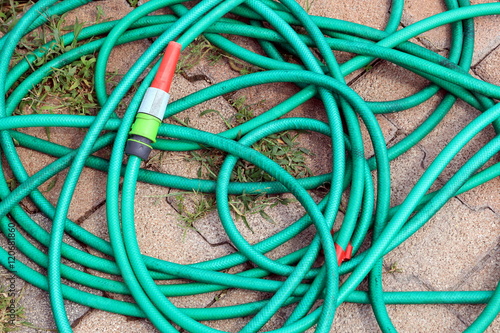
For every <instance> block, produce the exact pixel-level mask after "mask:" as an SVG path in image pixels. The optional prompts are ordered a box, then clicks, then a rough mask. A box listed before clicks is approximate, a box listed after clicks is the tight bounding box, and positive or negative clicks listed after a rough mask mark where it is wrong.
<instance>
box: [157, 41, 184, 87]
mask: <svg viewBox="0 0 500 333" xmlns="http://www.w3.org/2000/svg"><path fill="white" fill-rule="evenodd" d="M181 48H182V45H181V44H179V43H177V42H174V41H172V42H170V43H168V46H167V48H166V50H165V55H164V56H163V59H162V60H161V64H160V68H159V69H158V73H156V76H155V79H154V80H153V83H151V87H153V88H157V89H161V90H163V91H165V92H169V91H170V86H171V85H172V80H173V78H174V74H175V68H176V67H177V62H178V61H179V56H180V54H181Z"/></svg>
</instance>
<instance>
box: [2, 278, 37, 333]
mask: <svg viewBox="0 0 500 333" xmlns="http://www.w3.org/2000/svg"><path fill="white" fill-rule="evenodd" d="M20 299H21V295H18V296H13V295H11V293H10V292H7V290H6V288H5V287H4V286H0V332H2V333H4V332H14V331H17V330H19V329H20V328H22V327H33V325H31V324H30V323H29V322H27V321H26V318H25V309H24V307H22V306H21V305H20V304H19V301H20ZM12 306H14V308H13V309H14V311H13V312H12V310H11V309H12ZM11 315H14V318H12V317H11Z"/></svg>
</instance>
